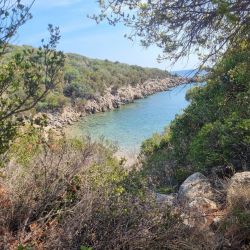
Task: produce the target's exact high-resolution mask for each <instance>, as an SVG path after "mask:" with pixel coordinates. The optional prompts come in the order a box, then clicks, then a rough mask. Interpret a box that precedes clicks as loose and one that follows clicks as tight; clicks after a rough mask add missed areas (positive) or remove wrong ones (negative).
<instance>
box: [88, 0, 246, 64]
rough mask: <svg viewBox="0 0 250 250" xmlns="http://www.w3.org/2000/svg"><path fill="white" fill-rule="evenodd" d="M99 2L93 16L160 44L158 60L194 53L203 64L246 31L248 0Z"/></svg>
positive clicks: (151, 43) (135, 35)
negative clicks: (125, 27)
mask: <svg viewBox="0 0 250 250" xmlns="http://www.w3.org/2000/svg"><path fill="white" fill-rule="evenodd" d="M98 2H99V5H100V9H101V12H100V14H99V15H94V16H93V17H92V18H94V19H95V20H96V21H97V22H100V21H103V20H107V21H108V22H109V23H110V24H112V25H115V24H117V23H119V22H122V23H123V24H125V25H126V26H128V27H130V28H131V30H132V32H131V34H130V35H129V38H130V39H133V38H135V37H139V38H140V39H141V43H142V45H144V46H150V45H155V44H156V45H157V46H159V47H160V48H161V49H162V52H163V55H162V56H161V59H165V58H168V59H170V60H178V59H180V58H181V57H184V56H187V55H189V54H190V53H193V52H197V53H198V54H200V55H202V56H203V63H205V62H206V61H207V60H208V59H214V58H218V57H219V56H220V52H222V51H224V49H225V48H227V47H229V46H230V45H232V44H234V43H235V42H237V39H238V38H239V37H245V36H246V35H247V34H249V11H250V3H249V1H248V0H241V1H231V0H208V1H203V0H197V1H189V0H176V1H149V0H148V1H143V2H141V1H138V0H99V1H98ZM204 49H205V50H206V51H207V53H205V52H204Z"/></svg>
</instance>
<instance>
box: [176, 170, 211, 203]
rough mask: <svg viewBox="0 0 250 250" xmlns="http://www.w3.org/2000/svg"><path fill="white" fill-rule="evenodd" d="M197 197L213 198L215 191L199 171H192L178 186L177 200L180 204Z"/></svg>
mask: <svg viewBox="0 0 250 250" xmlns="http://www.w3.org/2000/svg"><path fill="white" fill-rule="evenodd" d="M197 197H202V198H206V199H211V200H214V199H215V192H214V189H213V188H212V186H211V183H210V182H209V180H208V178H206V177H205V176H204V175H203V174H201V173H194V174H192V175H191V176H189V177H188V178H187V179H186V180H185V181H184V182H183V183H182V185H181V186H180V189H179V192H178V200H179V202H180V203H181V204H182V205H185V204H186V203H187V204H188V203H190V202H192V201H193V200H194V199H196V198H197Z"/></svg>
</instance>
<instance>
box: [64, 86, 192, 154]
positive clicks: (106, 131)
mask: <svg viewBox="0 0 250 250" xmlns="http://www.w3.org/2000/svg"><path fill="white" fill-rule="evenodd" d="M191 87H192V86H191V85H183V86H178V87H175V88H173V89H172V90H170V91H165V92H160V93H157V94H154V95H152V96H149V97H147V98H145V99H141V100H136V101H135V102H134V103H132V104H128V105H125V106H123V107H121V108H120V109H117V110H114V111H110V112H105V113H98V114H94V115H90V116H87V117H84V118H83V119H82V120H81V121H80V122H78V123H76V124H75V125H73V126H71V127H70V128H69V133H70V134H71V135H73V136H78V137H79V136H82V135H89V136H90V137H91V138H93V139H94V140H96V139H100V138H101V137H104V138H105V139H107V140H109V141H112V142H114V143H115V144H116V145H117V146H118V147H119V150H120V151H121V152H131V153H138V151H139V148H140V145H141V143H142V142H143V141H144V140H145V139H147V138H149V137H150V136H151V135H152V134H153V133H155V132H163V131H164V128H165V127H166V126H167V125H168V124H169V123H170V121H171V120H173V119H174V118H175V116H176V114H180V113H181V112H182V111H183V109H184V108H185V107H187V105H188V102H187V101H186V100H185V94H186V92H187V90H188V89H190V88H191Z"/></svg>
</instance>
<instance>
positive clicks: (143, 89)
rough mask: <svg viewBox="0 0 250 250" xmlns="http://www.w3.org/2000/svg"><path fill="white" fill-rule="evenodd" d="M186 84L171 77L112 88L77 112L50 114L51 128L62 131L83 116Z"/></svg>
mask: <svg viewBox="0 0 250 250" xmlns="http://www.w3.org/2000/svg"><path fill="white" fill-rule="evenodd" d="M185 82H187V79H184V78H180V77H169V78H166V79H161V80H158V79H157V80H148V81H146V82H144V83H143V84H137V85H135V86H131V85H128V86H126V87H122V88H119V89H114V88H112V87H110V88H108V89H107V90H106V91H105V93H104V95H102V96H101V95H98V96H95V97H93V98H92V99H89V100H87V101H86V103H85V104H83V105H81V106H78V107H77V111H76V109H75V108H73V107H67V108H65V109H64V110H63V112H60V113H59V112H57V113H48V114H47V117H48V120H49V127H50V128H52V129H55V130H60V129H62V128H63V127H65V126H66V125H71V124H72V123H73V122H75V121H78V120H79V118H80V117H82V116H86V115H89V114H95V113H98V112H106V111H109V110H113V109H117V108H119V107H121V106H122V105H125V104H128V103H132V102H133V101H134V100H136V99H142V98H144V97H146V96H149V95H152V94H154V93H157V92H161V91H166V90H168V89H170V88H172V87H175V86H178V85H180V84H183V83H185Z"/></svg>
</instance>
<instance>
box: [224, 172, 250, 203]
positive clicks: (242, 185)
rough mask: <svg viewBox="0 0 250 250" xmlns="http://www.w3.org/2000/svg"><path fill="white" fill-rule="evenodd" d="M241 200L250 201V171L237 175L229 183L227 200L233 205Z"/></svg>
mask: <svg viewBox="0 0 250 250" xmlns="http://www.w3.org/2000/svg"><path fill="white" fill-rule="evenodd" d="M239 199H241V200H242V199H247V200H249V199H250V171H246V172H241V173H236V174H235V175H234V176H233V177H232V178H231V180H230V181H229V185H228V189H227V200H228V202H229V203H233V202H234V201H235V200H239Z"/></svg>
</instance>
